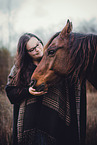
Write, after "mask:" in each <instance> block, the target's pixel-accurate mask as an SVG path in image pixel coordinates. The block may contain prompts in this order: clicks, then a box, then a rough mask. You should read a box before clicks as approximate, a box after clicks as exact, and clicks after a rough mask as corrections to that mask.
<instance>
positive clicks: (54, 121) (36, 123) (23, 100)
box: [6, 33, 86, 145]
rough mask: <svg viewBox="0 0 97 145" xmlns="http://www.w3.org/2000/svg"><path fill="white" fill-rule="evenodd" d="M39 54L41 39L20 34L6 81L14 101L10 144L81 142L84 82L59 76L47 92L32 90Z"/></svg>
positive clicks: (8, 91)
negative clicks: (14, 60)
mask: <svg viewBox="0 0 97 145" xmlns="http://www.w3.org/2000/svg"><path fill="white" fill-rule="evenodd" d="M57 35H58V34H56V35H55V37H56V36H57ZM53 39H54V38H52V39H51V41H52V40H53ZM51 41H50V42H51ZM42 56H43V43H42V41H41V40H40V39H39V38H38V37H36V36H35V35H33V34H29V33H26V34H24V35H23V36H21V38H20V39H19V43H18V49H17V57H16V63H15V65H14V66H13V68H12V69H11V72H10V74H9V77H8V83H7V85H6V92H7V96H8V98H9V100H10V101H11V103H12V104H14V124H13V145H71V144H74V145H84V143H83V142H84V140H85V123H84V119H85V116H86V115H85V113H83V112H84V111H85V105H84V104H85V103H83V102H85V99H84V98H85V95H86V94H85V87H84V86H85V83H83V85H82V86H80V84H79V80H78V81H77V80H76V81H75V80H72V79H71V78H70V77H69V78H64V76H63V77H62V78H60V81H59V82H58V83H56V82H53V84H52V86H51V87H49V88H48V92H42V91H41V92H36V90H35V89H33V88H32V87H30V86H29V84H30V78H31V75H32V73H33V71H34V70H35V68H36V66H37V64H38V63H39V62H40V60H41V58H42ZM71 80H72V82H71ZM80 98H81V100H80ZM80 102H81V105H82V106H83V107H81V108H82V110H81V113H80ZM83 115H84V118H83V117H82V116H83ZM80 134H81V135H80ZM80 136H81V137H80Z"/></svg>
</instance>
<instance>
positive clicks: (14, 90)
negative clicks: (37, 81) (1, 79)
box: [5, 85, 33, 104]
mask: <svg viewBox="0 0 97 145" xmlns="http://www.w3.org/2000/svg"><path fill="white" fill-rule="evenodd" d="M5 91H6V94H7V96H8V98H9V100H10V102H11V103H12V104H17V103H21V102H22V101H23V100H24V99H26V98H27V97H32V96H33V95H31V94H30V93H29V89H28V88H22V89H20V88H18V87H17V86H9V85H6V86H5Z"/></svg>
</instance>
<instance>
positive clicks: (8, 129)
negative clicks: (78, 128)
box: [0, 92, 97, 145]
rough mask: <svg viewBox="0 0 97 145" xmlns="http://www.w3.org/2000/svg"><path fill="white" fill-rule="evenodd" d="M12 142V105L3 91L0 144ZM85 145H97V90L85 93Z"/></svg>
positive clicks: (0, 100)
mask: <svg viewBox="0 0 97 145" xmlns="http://www.w3.org/2000/svg"><path fill="white" fill-rule="evenodd" d="M11 143H12V105H11V104H10V102H9V100H8V98H7V97H6V95H5V93H0V145H11ZM86 145H97V92H96V93H90V92H88V93H87V135H86Z"/></svg>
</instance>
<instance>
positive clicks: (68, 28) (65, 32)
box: [60, 19, 72, 38]
mask: <svg viewBox="0 0 97 145" xmlns="http://www.w3.org/2000/svg"><path fill="white" fill-rule="evenodd" d="M71 31H72V22H70V21H69V19H68V20H67V24H66V26H65V27H64V28H63V30H62V31H61V33H60V37H62V38H64V37H65V36H67V35H68V34H69V33H70V32H71Z"/></svg>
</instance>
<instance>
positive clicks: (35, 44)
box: [26, 37, 43, 60]
mask: <svg viewBox="0 0 97 145" xmlns="http://www.w3.org/2000/svg"><path fill="white" fill-rule="evenodd" d="M26 49H27V52H28V54H29V55H30V56H31V57H32V58H33V60H38V59H40V58H41V57H42V56H43V45H42V44H41V43H40V41H39V40H38V39H37V38H35V37H31V39H30V40H29V41H28V42H27V46H26Z"/></svg>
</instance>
